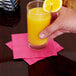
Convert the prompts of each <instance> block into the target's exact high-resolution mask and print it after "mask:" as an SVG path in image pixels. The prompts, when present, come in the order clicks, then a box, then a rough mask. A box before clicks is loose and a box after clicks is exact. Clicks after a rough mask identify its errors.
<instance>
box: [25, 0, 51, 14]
mask: <svg viewBox="0 0 76 76" xmlns="http://www.w3.org/2000/svg"><path fill="white" fill-rule="evenodd" d="M33 2H42V3H43V2H44V1H38V0H37V1H34V0H33V1H30V2H29V3H28V4H27V6H26V8H27V11H29V8H28V7H29V5H30V4H31V3H33ZM48 13H50V14H51V11H50V12H46V14H48ZM32 14H35V15H45V14H36V13H32Z"/></svg>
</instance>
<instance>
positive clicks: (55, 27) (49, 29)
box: [39, 18, 60, 39]
mask: <svg viewBox="0 0 76 76" xmlns="http://www.w3.org/2000/svg"><path fill="white" fill-rule="evenodd" d="M59 26H60V21H59V19H58V18H57V19H56V20H55V21H54V23H52V24H51V25H49V26H48V27H46V28H45V29H44V30H43V31H42V32H41V33H40V34H39V37H40V38H41V39H44V38H47V37H49V36H50V35H51V34H52V33H54V32H55V31H57V30H58V29H59V28H60V27H59Z"/></svg>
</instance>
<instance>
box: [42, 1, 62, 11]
mask: <svg viewBox="0 0 76 76" xmlns="http://www.w3.org/2000/svg"><path fill="white" fill-rule="evenodd" d="M61 7H62V0H45V1H44V3H43V10H44V11H46V12H57V11H59V10H60V9H61Z"/></svg>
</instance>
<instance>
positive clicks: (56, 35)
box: [49, 31, 63, 39]
mask: <svg viewBox="0 0 76 76" xmlns="http://www.w3.org/2000/svg"><path fill="white" fill-rule="evenodd" d="M62 34H63V32H61V31H56V32H55V33H53V34H52V35H50V36H49V39H54V38H56V37H58V36H60V35H62Z"/></svg>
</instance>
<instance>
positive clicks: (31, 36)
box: [27, 1, 51, 49]
mask: <svg viewBox="0 0 76 76" xmlns="http://www.w3.org/2000/svg"><path fill="white" fill-rule="evenodd" d="M42 6H43V1H31V2H29V3H28V5H27V30H28V41H29V46H30V47H32V48H34V49H41V48H44V47H45V46H46V44H47V42H48V38H45V39H40V38H39V34H40V32H41V31H42V30H43V29H45V28H46V27H47V26H48V25H49V24H50V21H51V13H50V12H45V11H44V10H43V8H42Z"/></svg>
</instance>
